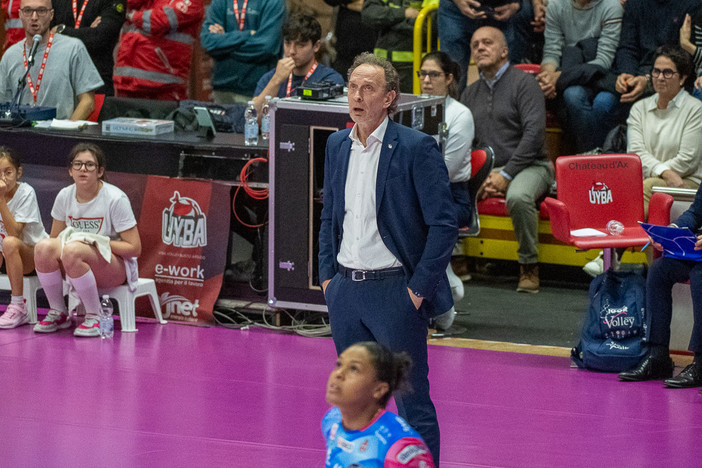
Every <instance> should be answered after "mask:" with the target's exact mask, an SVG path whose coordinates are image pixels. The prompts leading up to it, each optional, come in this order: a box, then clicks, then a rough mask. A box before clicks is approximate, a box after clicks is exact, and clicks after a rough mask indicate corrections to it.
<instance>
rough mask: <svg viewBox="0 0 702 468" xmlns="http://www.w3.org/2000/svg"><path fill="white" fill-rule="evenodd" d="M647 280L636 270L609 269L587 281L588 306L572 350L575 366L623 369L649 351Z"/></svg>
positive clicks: (616, 370)
mask: <svg viewBox="0 0 702 468" xmlns="http://www.w3.org/2000/svg"><path fill="white" fill-rule="evenodd" d="M645 292H646V280H645V279H644V278H643V276H641V275H640V274H638V273H634V272H619V271H612V270H608V271H606V272H605V273H603V274H601V275H599V276H597V277H596V278H595V279H593V280H592V283H590V308H589V312H588V315H587V317H586V318H585V323H584V324H583V330H582V333H581V336H580V343H578V345H577V346H576V347H575V348H573V349H572V350H571V353H570V354H571V358H572V359H573V362H575V364H577V366H578V367H580V368H584V369H590V370H597V371H602V372H622V371H626V370H629V369H632V368H633V367H635V366H636V365H637V364H638V363H639V362H640V361H641V360H642V359H643V358H644V356H645V355H646V353H647V352H648V329H649V327H648V325H649V323H648V320H649V319H648V317H647V315H646V294H645Z"/></svg>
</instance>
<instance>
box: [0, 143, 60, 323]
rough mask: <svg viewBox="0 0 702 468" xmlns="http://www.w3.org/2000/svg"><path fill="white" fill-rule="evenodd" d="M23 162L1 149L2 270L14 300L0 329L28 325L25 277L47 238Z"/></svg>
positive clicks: (3, 317)
mask: <svg viewBox="0 0 702 468" xmlns="http://www.w3.org/2000/svg"><path fill="white" fill-rule="evenodd" d="M21 177H22V163H21V162H20V160H19V157H17V155H16V154H14V152H12V151H10V150H9V149H7V148H5V147H2V146H0V238H2V240H1V243H2V248H0V254H1V256H0V265H1V266H0V270H2V269H3V268H4V270H5V271H6V272H7V276H8V277H9V279H10V287H11V289H12V298H11V299H10V304H8V306H7V309H6V310H5V313H4V314H2V316H0V328H15V327H18V326H20V325H24V324H25V323H28V322H29V314H28V313H27V307H26V302H27V301H26V300H25V299H24V289H23V288H24V281H23V280H24V275H28V274H30V273H31V272H32V271H34V246H35V245H36V243H37V242H39V241H40V240H41V239H44V238H45V237H49V236H48V235H47V234H46V231H45V230H44V225H43V224H42V222H41V213H40V212H39V203H38V202H37V196H36V193H35V192H34V189H33V188H32V187H31V186H30V185H29V184H27V183H26V182H20V178H21Z"/></svg>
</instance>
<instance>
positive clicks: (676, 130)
mask: <svg viewBox="0 0 702 468" xmlns="http://www.w3.org/2000/svg"><path fill="white" fill-rule="evenodd" d="M691 79H694V72H693V66H692V57H691V56H690V54H688V53H687V52H685V51H684V50H682V49H681V48H680V47H678V46H661V47H659V48H658V49H657V50H656V54H655V61H654V63H653V70H651V81H652V83H653V89H654V91H656V93H655V94H654V95H653V96H650V97H648V98H646V99H642V100H640V101H638V102H637V103H635V104H634V105H633V106H632V108H631V111H630V113H629V119H628V120H627V151H628V152H629V153H636V154H638V155H639V157H640V158H641V163H642V166H643V177H644V208H645V211H646V217H648V202H649V200H650V198H651V194H652V189H653V187H677V188H681V187H684V188H694V189H696V188H697V187H699V185H700V181H702V165H700V162H701V161H702V145H701V144H700V142H702V102H700V100H698V99H695V98H693V97H692V96H690V94H689V93H688V92H687V91H686V90H685V86H686V85H688V84H690V83H691Z"/></svg>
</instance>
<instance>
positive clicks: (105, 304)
mask: <svg viewBox="0 0 702 468" xmlns="http://www.w3.org/2000/svg"><path fill="white" fill-rule="evenodd" d="M113 312H114V309H113V308H112V302H110V296H108V295H107V294H105V295H104V296H102V301H100V337H101V338H103V339H105V338H112V336H113V335H114V334H115V321H114V318H112V314H113Z"/></svg>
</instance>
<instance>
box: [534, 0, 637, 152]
mask: <svg viewBox="0 0 702 468" xmlns="http://www.w3.org/2000/svg"><path fill="white" fill-rule="evenodd" d="M622 13H623V11H622V6H621V4H620V3H619V0H551V1H550V2H549V4H548V7H547V9H546V30H545V31H544V56H543V60H542V61H541V73H539V75H538V79H539V84H540V85H541V89H542V90H543V92H544V95H545V96H546V98H547V99H554V98H557V99H558V100H557V101H556V102H558V105H557V107H558V109H559V114H560V116H561V118H562V122H563V124H564V126H565V129H566V134H567V135H568V136H569V137H570V138H571V139H572V141H573V142H574V144H575V151H576V152H577V153H582V152H584V151H587V150H590V149H592V148H595V147H598V146H602V144H603V143H604V140H605V137H606V136H607V132H606V131H605V129H603V128H602V127H601V126H595V127H592V126H591V125H590V124H591V119H581V118H580V117H581V116H582V115H583V114H585V113H587V114H588V115H591V116H592V119H593V120H600V119H602V118H603V116H602V109H603V108H604V109H605V110H609V109H610V108H611V107H612V105H613V103H614V102H615V97H614V95H613V94H611V93H600V92H599V91H600V89H599V85H598V80H599V79H600V78H601V77H603V76H604V75H605V74H606V73H607V71H608V70H609V69H610V68H611V66H612V63H613V62H614V53H615V51H616V49H617V44H618V43H619V33H620V32H621V26H622ZM562 73H563V74H562ZM561 77H562V78H561ZM560 94H562V96H560ZM603 99H604V100H605V103H604V105H602V100H603ZM571 109H573V110H574V111H575V112H570V110H571Z"/></svg>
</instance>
